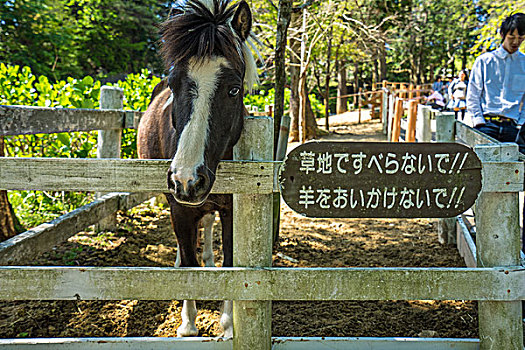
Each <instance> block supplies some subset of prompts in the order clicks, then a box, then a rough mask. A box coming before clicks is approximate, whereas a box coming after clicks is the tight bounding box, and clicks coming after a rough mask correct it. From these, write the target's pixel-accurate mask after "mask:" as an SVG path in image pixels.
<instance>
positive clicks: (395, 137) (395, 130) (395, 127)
mask: <svg viewBox="0 0 525 350" xmlns="http://www.w3.org/2000/svg"><path fill="white" fill-rule="evenodd" d="M402 117H403V100H402V99H400V98H399V99H397V101H396V107H395V112H394V120H393V123H392V140H391V141H392V142H399V136H400V135H401V118H402Z"/></svg>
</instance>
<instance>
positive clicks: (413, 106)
mask: <svg viewBox="0 0 525 350" xmlns="http://www.w3.org/2000/svg"><path fill="white" fill-rule="evenodd" d="M416 121H417V101H416V100H411V101H410V102H409V103H408V123H407V130H406V135H405V141H406V142H416Z"/></svg>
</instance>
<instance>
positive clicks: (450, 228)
mask: <svg viewBox="0 0 525 350" xmlns="http://www.w3.org/2000/svg"><path fill="white" fill-rule="evenodd" d="M455 122H456V119H455V116H454V113H452V112H444V113H437V114H436V141H437V142H455V141H456V129H455V125H456V124H455ZM456 232H457V227H456V218H445V219H440V220H439V221H438V240H439V243H441V244H445V243H448V244H455V243H456V240H457V237H456Z"/></svg>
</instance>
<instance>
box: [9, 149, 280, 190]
mask: <svg viewBox="0 0 525 350" xmlns="http://www.w3.org/2000/svg"><path fill="white" fill-rule="evenodd" d="M170 164H171V161H170V160H138V159H127V160H124V159H92V158H90V159H71V158H16V157H5V158H0V190H44V191H99V192H167V191H168V187H167V171H168V169H169V166H170ZM280 164H281V163H280V162H272V161H266V162H255V161H253V162H252V161H223V162H221V163H220V164H219V167H218V171H217V174H216V176H217V180H216V182H215V185H214V186H213V189H212V193H246V194H247V193H251V194H264V193H272V192H273V191H274V187H275V188H277V187H276V186H274V172H275V171H276V167H278V166H279V165H280Z"/></svg>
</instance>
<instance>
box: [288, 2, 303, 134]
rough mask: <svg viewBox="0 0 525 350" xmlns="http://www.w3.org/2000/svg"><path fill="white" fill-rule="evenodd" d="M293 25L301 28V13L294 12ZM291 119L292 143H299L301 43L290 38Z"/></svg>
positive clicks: (295, 38) (294, 38)
mask: <svg viewBox="0 0 525 350" xmlns="http://www.w3.org/2000/svg"><path fill="white" fill-rule="evenodd" d="M291 25H292V27H293V28H300V25H301V13H300V12H293V13H292V21H291ZM290 48H291V51H292V53H291V54H290V63H291V64H290V79H291V82H290V85H291V86H290V90H291V91H290V118H291V120H292V123H291V126H290V136H289V140H290V141H294V142H296V141H299V74H300V70H301V69H300V68H299V65H300V63H301V62H300V60H299V56H300V54H301V41H300V40H297V37H295V36H294V37H291V38H290Z"/></svg>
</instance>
